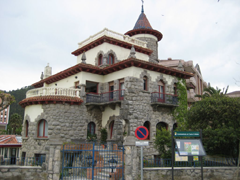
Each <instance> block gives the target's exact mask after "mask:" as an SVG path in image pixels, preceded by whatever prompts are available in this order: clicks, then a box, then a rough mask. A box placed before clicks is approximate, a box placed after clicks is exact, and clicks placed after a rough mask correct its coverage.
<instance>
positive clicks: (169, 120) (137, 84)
mask: <svg viewBox="0 0 240 180" xmlns="http://www.w3.org/2000/svg"><path fill="white" fill-rule="evenodd" d="M149 80H150V79H149ZM156 83H157V82H153V81H151V82H150V83H149V89H155V85H156ZM142 84H143V80H142V79H140V78H134V77H126V78H125V87H126V89H125V95H124V101H123V102H122V104H121V109H120V119H123V120H128V121H129V133H128V135H130V136H135V129H136V128H137V127H138V126H143V125H144V122H146V121H148V122H149V123H150V140H149V144H150V145H149V146H148V147H144V156H152V155H155V154H158V152H157V151H156V150H155V149H154V147H153V141H154V138H155V136H156V125H157V124H158V123H159V122H164V123H166V124H167V125H168V129H172V127H173V124H174V123H175V120H174V118H173V116H172V113H171V111H172V108H171V107H167V106H153V105H152V104H151V93H150V92H152V91H144V90H143V86H142ZM135 140H137V139H135Z"/></svg>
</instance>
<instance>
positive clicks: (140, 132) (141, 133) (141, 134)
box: [135, 126, 149, 180]
mask: <svg viewBox="0 0 240 180" xmlns="http://www.w3.org/2000/svg"><path fill="white" fill-rule="evenodd" d="M148 133H149V132H148V129H147V128H146V127H144V126H139V127H138V128H137V129H136V130H135V136H136V138H138V139H139V140H144V139H147V137H148ZM146 145H147V146H148V143H144V142H143V143H140V142H136V146H141V180H143V146H146Z"/></svg>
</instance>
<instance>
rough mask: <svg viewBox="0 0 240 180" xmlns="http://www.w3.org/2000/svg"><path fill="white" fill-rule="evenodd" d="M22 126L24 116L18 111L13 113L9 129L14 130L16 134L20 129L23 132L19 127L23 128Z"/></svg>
mask: <svg viewBox="0 0 240 180" xmlns="http://www.w3.org/2000/svg"><path fill="white" fill-rule="evenodd" d="M21 127H22V117H21V116H20V115H19V114H17V113H14V114H12V115H11V117H10V121H9V127H8V129H9V130H10V131H11V130H12V131H13V132H12V133H13V134H16V131H17V132H18V133H19V131H20V134H21V130H19V128H21Z"/></svg>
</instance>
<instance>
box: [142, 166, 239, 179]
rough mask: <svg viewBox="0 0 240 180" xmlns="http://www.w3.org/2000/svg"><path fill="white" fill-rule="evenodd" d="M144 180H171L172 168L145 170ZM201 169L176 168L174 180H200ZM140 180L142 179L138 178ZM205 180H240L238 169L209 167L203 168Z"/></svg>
mask: <svg viewBox="0 0 240 180" xmlns="http://www.w3.org/2000/svg"><path fill="white" fill-rule="evenodd" d="M143 176H144V177H143V179H144V180H156V179H158V180H171V179H172V170H171V168H144V169H143ZM201 177H202V176H201V168H174V180H199V179H201ZM138 179H140V178H138ZM203 179H204V180H239V179H240V178H238V179H237V168H236V167H208V168H205V167H204V168H203Z"/></svg>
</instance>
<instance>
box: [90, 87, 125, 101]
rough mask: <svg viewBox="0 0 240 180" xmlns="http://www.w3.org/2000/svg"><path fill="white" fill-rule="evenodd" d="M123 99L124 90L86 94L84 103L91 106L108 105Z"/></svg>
mask: <svg viewBox="0 0 240 180" xmlns="http://www.w3.org/2000/svg"><path fill="white" fill-rule="evenodd" d="M123 99H124V89H120V90H115V91H109V92H105V93H99V94H98V93H88V94H87V95H86V103H91V104H100V105H101V104H109V103H118V102H121V101H122V100H123Z"/></svg>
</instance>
